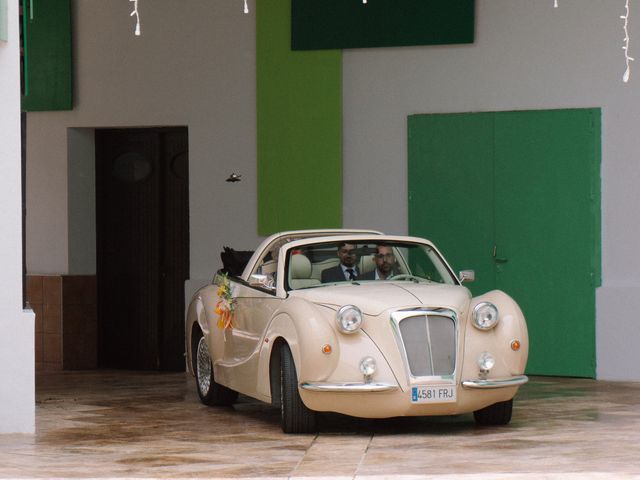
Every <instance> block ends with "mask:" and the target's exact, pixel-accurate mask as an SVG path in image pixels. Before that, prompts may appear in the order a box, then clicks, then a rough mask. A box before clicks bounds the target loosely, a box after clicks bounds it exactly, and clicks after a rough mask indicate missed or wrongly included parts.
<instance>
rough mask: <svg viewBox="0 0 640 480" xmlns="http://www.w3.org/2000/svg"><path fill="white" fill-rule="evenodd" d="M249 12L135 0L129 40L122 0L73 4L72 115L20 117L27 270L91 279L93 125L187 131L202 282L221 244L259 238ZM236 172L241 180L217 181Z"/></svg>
mask: <svg viewBox="0 0 640 480" xmlns="http://www.w3.org/2000/svg"><path fill="white" fill-rule="evenodd" d="M249 7H250V13H249V14H246V15H245V14H244V13H243V2H242V1H241V0H234V1H232V0H224V1H221V0H216V1H202V0H181V1H179V2H176V1H175V0H153V1H143V2H140V4H139V11H140V19H141V26H142V35H141V36H140V37H136V36H134V34H133V30H134V25H135V20H134V19H133V18H132V17H130V16H129V13H130V12H131V10H132V4H131V3H129V2H126V1H125V2H114V1H109V2H105V1H102V0H81V1H80V0H74V1H73V2H72V9H73V25H74V27H73V61H74V68H75V75H74V108H73V110H72V111H68V112H41V113H38V112H33V113H29V114H28V129H27V130H28V134H27V135H28V148H27V155H28V156H27V204H28V212H27V232H26V238H27V268H28V271H29V273H32V274H38V273H40V274H41V273H53V274H64V273H95V213H94V211H92V207H91V206H90V205H89V204H88V203H84V204H83V202H82V197H83V195H84V196H85V199H86V202H93V201H94V200H93V196H94V190H93V183H92V182H91V183H87V184H86V185H85V186H84V187H86V188H83V185H82V177H83V176H86V175H90V174H91V167H90V165H89V164H90V163H91V162H94V159H93V157H92V153H91V150H92V142H93V136H92V132H93V130H92V129H94V128H99V127H139V126H149V127H150V126H187V127H188V130H189V161H190V165H189V168H190V172H189V174H190V185H189V189H190V205H189V208H190V224H191V225H190V227H191V228H190V234H191V277H192V278H194V279H209V278H210V276H211V273H212V272H213V271H215V270H216V269H217V268H218V266H219V263H220V258H219V250H220V247H221V245H223V244H224V245H232V246H236V247H237V248H243V249H244V248H251V247H252V246H254V245H255V244H256V243H257V241H258V236H257V229H256V223H257V208H256V203H257V200H256V166H255V158H256V126H255V124H256V121H255V117H256V114H255V103H256V98H255V90H256V89H255V10H254V7H255V5H254V2H250V3H249ZM70 129H71V130H70ZM68 157H69V158H68ZM234 171H235V172H237V173H240V174H242V181H241V182H239V183H234V184H230V183H226V182H225V181H224V180H225V179H226V178H227V176H228V175H229V174H230V173H231V172H234ZM69 202H71V203H69ZM92 215H93V217H92ZM71 222H73V223H71ZM78 223H83V225H81V226H80V227H81V228H79V226H78ZM82 227H86V228H82ZM195 283H200V280H195Z"/></svg>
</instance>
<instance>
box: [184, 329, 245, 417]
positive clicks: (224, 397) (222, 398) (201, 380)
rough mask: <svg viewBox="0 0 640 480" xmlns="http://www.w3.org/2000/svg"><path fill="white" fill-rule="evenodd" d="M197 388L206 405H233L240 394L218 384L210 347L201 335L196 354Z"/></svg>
mask: <svg viewBox="0 0 640 480" xmlns="http://www.w3.org/2000/svg"><path fill="white" fill-rule="evenodd" d="M195 355H196V358H195V362H194V363H195V367H196V368H195V370H196V387H197V388H198V396H199V397H200V400H201V401H202V403H204V404H205V405H231V404H233V403H234V402H235V401H236V400H237V398H238V392H236V391H234V390H231V389H230V388H227V387H225V386H224V385H220V384H219V383H216V381H215V378H214V376H213V367H212V365H211V357H210V356H209V347H208V346H207V341H206V340H205V338H204V336H203V335H202V334H201V335H200V340H198V347H197V349H196V352H195Z"/></svg>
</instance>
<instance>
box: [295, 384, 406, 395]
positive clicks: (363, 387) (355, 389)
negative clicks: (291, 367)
mask: <svg viewBox="0 0 640 480" xmlns="http://www.w3.org/2000/svg"><path fill="white" fill-rule="evenodd" d="M300 388H302V389H303V390H309V391H311V392H337V393H365V392H391V391H393V390H398V386H397V385H392V384H390V383H323V382H304V383H302V384H301V385H300Z"/></svg>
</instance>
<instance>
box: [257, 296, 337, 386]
mask: <svg viewBox="0 0 640 480" xmlns="http://www.w3.org/2000/svg"><path fill="white" fill-rule="evenodd" d="M333 315H334V311H333V310H332V309H330V308H327V307H322V306H317V305H314V304H312V303H309V302H307V301H306V300H303V299H299V298H289V299H287V300H286V302H285V305H284V306H283V308H281V309H280V310H278V311H277V312H276V313H275V314H274V316H273V319H272V320H271V322H270V323H269V326H268V327H267V330H266V334H265V338H264V341H263V346H262V349H261V351H260V361H259V367H258V369H259V371H258V391H259V392H260V393H261V394H268V395H270V382H269V366H270V361H271V355H272V353H273V348H274V346H275V345H277V342H278V339H282V340H283V341H285V342H286V343H287V344H288V345H289V348H290V349H291V354H292V355H293V360H294V363H295V365H296V371H297V374H298V379H304V380H305V381H323V380H325V379H326V378H328V377H329V375H331V373H332V372H333V371H334V370H335V369H336V367H337V365H338V360H339V358H340V344H339V341H338V339H337V335H336V333H337V332H336V331H335V329H334V328H333V326H332V325H331V324H330V321H329V319H330V317H332V316H333ZM323 345H331V347H332V353H331V354H326V353H323V351H322V347H323ZM301 352H304V355H302V353H301Z"/></svg>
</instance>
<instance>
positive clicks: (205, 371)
mask: <svg viewBox="0 0 640 480" xmlns="http://www.w3.org/2000/svg"><path fill="white" fill-rule="evenodd" d="M196 360H197V361H196V377H197V379H198V388H199V389H200V393H202V394H203V395H206V394H207V393H209V388H211V357H209V347H207V342H206V340H205V339H204V337H202V338H201V339H200V342H198V353H197V357H196Z"/></svg>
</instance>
